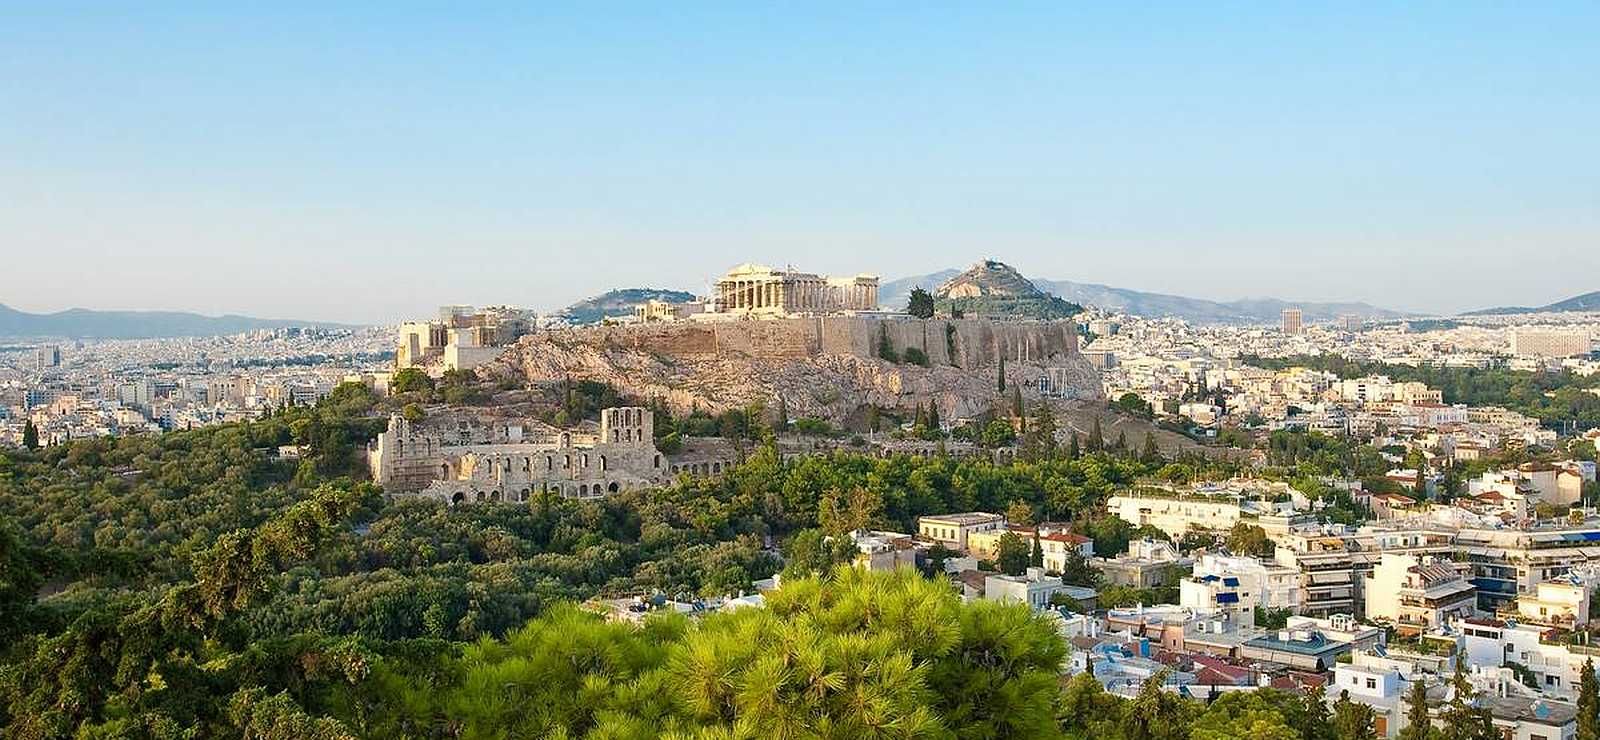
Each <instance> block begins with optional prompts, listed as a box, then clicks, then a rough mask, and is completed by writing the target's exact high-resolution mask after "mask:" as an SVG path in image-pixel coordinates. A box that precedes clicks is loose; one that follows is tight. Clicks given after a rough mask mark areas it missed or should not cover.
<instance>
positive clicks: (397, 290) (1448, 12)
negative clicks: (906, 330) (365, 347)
mask: <svg viewBox="0 0 1600 740" xmlns="http://www.w3.org/2000/svg"><path fill="white" fill-rule="evenodd" d="M244 5H246V4H242V3H188V4H185V3H159V2H150V3H118V4H108V3H75V2H17V3H6V4H4V5H3V6H0V80H3V83H0V276H3V277H0V303H4V304H7V305H10V306H12V307H14V308H19V309H23V310H28V311H54V310H60V309H64V308H69V307H77V306H81V307H87V308H100V309H112V308H117V309H169V310H193V311H199V312H202V313H209V314H216V313H224V312H232V313H243V314H248V315H255V316H262V317H278V318H303V319H319V320H330V321H359V322H389V321H395V320H398V319H401V318H405V317H411V316H427V315H430V314H432V313H433V311H434V307H435V306H437V305H440V304H447V303H470V304H478V305H483V304H491V303H509V304H514V305H521V306H526V307H530V308H537V309H553V308H558V307H560V306H563V305H565V304H567V303H570V302H571V301H573V300H575V299H578V298H581V297H584V296H588V295H593V294H596V293H600V292H602V291H605V290H608V289H611V288H616V287H635V286H650V287H672V288H680V289H687V290H691V291H696V292H700V291H703V290H704V289H705V286H706V285H707V283H708V282H710V281H711V280H712V279H714V276H716V275H718V274H720V273H721V272H723V271H725V270H726V269H727V268H729V267H731V266H733V265H735V264H738V263H742V262H762V263H768V264H774V265H793V266H794V267H796V268H799V269H804V270H807V271H812V272H821V273H832V274H854V273H858V272H871V273H876V274H879V275H882V276H883V277H884V279H885V280H889V279H893V278H896V277H902V276H906V275H913V274H920V273H926V272H932V271H935V270H940V269H945V268H950V267H964V266H966V265H969V264H971V263H973V262H975V261H977V260H979V259H982V258H986V257H992V258H997V259H1001V260H1004V261H1006V262H1009V263H1011V264H1013V265H1015V266H1016V267H1018V268H1019V269H1020V270H1022V271H1023V272H1024V274H1027V275H1031V276H1035V277H1043V278H1050V279H1061V280H1075V281H1080V282H1096V283H1106V284H1110V285H1115V286H1118V287H1125V288H1133V289H1139V290H1150V291H1157V292H1165V293H1175V294H1179V295H1186V296H1192V297H1198V298H1209V299H1217V300H1231V299H1237V298H1244V297H1264V296H1272V297H1278V298H1284V299H1289V300H1305V301H1311V300H1360V301H1368V302H1371V303H1374V304H1377V305H1381V306H1385V307H1390V308H1398V309H1402V310H1412V311H1419V312H1427V313H1445V312H1454V311H1458V310H1464V309H1471V308H1480V307H1485V306H1491V305H1505V304H1524V305H1528V304H1531V305H1540V304H1544V303H1549V302H1552V301H1555V300H1559V299H1562V298H1566V297H1569V296H1571V295H1575V294H1578V293H1584V292H1588V291H1592V290H1600V270H1597V269H1596V268H1600V43H1596V42H1595V29H1596V28H1597V27H1600V4H1596V3H1594V2H1570V3H1566V2H1545V3H1536V4H1532V3H1529V4H1514V3H1503V2H1497V3H1475V2H1450V3H1444V2H1440V3H1429V2H1418V3H1390V4H1380V3H1327V4H1322V3H1317V4H1312V3H1275V4H1263V3H1238V4H1234V3H1227V2H1214V3H1194V2H1174V3H1159V2H1157V3H1148V4H1127V3H1062V2H1059V1H1056V2H1049V3H1036V4H1034V3H1003V4H1001V3H968V4H952V5H944V4H939V3H933V2H927V3H920V2H919V3H906V2H892V3H891V2H872V1H870V0H858V1H857V2H850V3H839V4H832V3H825V2H796V3H760V2H756V3H725V4H700V3H694V2H680V3H649V4H609V3H598V2H596V3H581V4H573V5H574V7H571V8H562V7H559V6H558V4H556V3H528V2H516V3H505V4H496V3H492V2H479V3H442V2H435V3H411V2H403V1H401V2H383V3H357V2H347V3H322V2H317V3H295V2H275V3H261V4H253V5H256V7H254V8H244V7H237V6H244ZM997 5H1004V6H1005V7H1004V8H998V7H994V6H997ZM1135 5H1136V6H1135ZM1265 5H1272V6H1278V7H1262V6H1265ZM1314 5H1315V7H1313V6H1314ZM123 6H126V7H123ZM134 6H137V7H134ZM327 6H337V7H327ZM579 6H581V7H579ZM1291 6H1293V7H1291ZM1301 6H1303V7H1301ZM1384 6H1393V7H1384Z"/></svg>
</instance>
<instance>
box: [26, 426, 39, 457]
mask: <svg viewBox="0 0 1600 740" xmlns="http://www.w3.org/2000/svg"><path fill="white" fill-rule="evenodd" d="M22 446H23V447H26V448H28V449H29V450H37V449H39V427H36V426H34V425H33V420H32V419H29V420H27V421H25V422H23V423H22Z"/></svg>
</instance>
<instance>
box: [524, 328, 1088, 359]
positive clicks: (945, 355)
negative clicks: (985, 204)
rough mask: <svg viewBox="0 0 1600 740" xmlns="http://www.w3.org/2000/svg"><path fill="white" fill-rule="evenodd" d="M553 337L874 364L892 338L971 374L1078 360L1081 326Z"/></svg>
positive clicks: (698, 353) (654, 331)
mask: <svg viewBox="0 0 1600 740" xmlns="http://www.w3.org/2000/svg"><path fill="white" fill-rule="evenodd" d="M556 334H557V335H558V337H559V335H562V334H564V335H567V336H566V337H561V338H566V339H571V340H574V341H579V342H585V343H595V344H599V345H603V346H611V347H616V348H620V349H629V350H636V351H642V352H649V353H652V354H657V355H665V356H668V357H683V358H693V357H714V356H718V355H743V356H746V357H750V358H754V359H765V360H784V359H803V358H809V357H815V356H817V355H824V354H828V355H848V356H853V357H861V358H873V357H877V355H878V345H879V341H880V337H882V336H883V335H885V334H887V336H888V338H889V343H890V344H891V345H892V346H893V347H894V350H895V351H896V352H898V353H904V352H905V350H906V349H907V348H910V347H916V348H918V349H920V350H922V351H923V352H925V353H926V354H927V355H928V360H929V362H930V363H931V364H933V365H947V366H954V367H960V368H963V369H967V370H976V369H982V368H989V367H993V366H995V365H997V364H999V362H1000V358H1001V357H1005V358H1006V360H1007V361H1008V362H1026V363H1031V364H1037V365H1052V364H1056V363H1058V362H1059V363H1063V364H1065V363H1068V362H1070V361H1072V360H1073V359H1075V358H1076V357H1077V356H1078V333H1077V327H1076V326H1075V325H1074V324H1073V322H1071V321H992V320H986V319H915V318H878V317H858V316H811V317H796V318H787V319H761V320H743V321H715V322H713V321H705V322H701V321H680V322H669V323H660V324H647V325H634V326H597V327H579V328H574V329H566V330H562V331H560V332H556ZM553 338H556V337H553ZM558 341H559V339H558Z"/></svg>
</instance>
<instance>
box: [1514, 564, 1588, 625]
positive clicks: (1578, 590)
mask: <svg viewBox="0 0 1600 740" xmlns="http://www.w3.org/2000/svg"><path fill="white" fill-rule="evenodd" d="M1508 613H1509V614H1511V615H1513V616H1515V618H1516V619H1517V620H1518V621H1522V622H1528V623H1530V624H1541V625H1547V626H1550V627H1560V628H1562V629H1567V630H1571V629H1577V628H1581V627H1583V626H1584V625H1587V624H1588V623H1589V586H1588V585H1587V584H1585V583H1584V582H1583V581H1582V580H1581V579H1578V578H1574V577H1572V576H1562V577H1559V578H1556V579H1554V580H1549V581H1545V582H1543V583H1540V584H1539V585H1538V586H1537V587H1536V588H1535V589H1534V592H1533V593H1531V594H1523V595H1521V596H1518V597H1517V601H1516V608H1515V609H1514V610H1508Z"/></svg>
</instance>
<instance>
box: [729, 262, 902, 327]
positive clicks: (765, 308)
mask: <svg viewBox="0 0 1600 740" xmlns="http://www.w3.org/2000/svg"><path fill="white" fill-rule="evenodd" d="M712 310H713V311H714V312H715V313H721V314H729V313H748V314H770V315H775V316H784V315H790V314H805V313H833V312H838V311H876V310H878V276H876V275H865V274H863V275H856V276H855V277H827V276H824V275H815V274H812V273H806V272H795V271H793V270H775V269H773V268H771V267H767V266H766V265H754V264H744V265H739V266H738V267H735V268H733V269H732V270H729V271H728V273H727V274H726V275H723V276H722V278H721V279H719V280H717V284H716V293H715V295H714V298H713V309H712Z"/></svg>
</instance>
